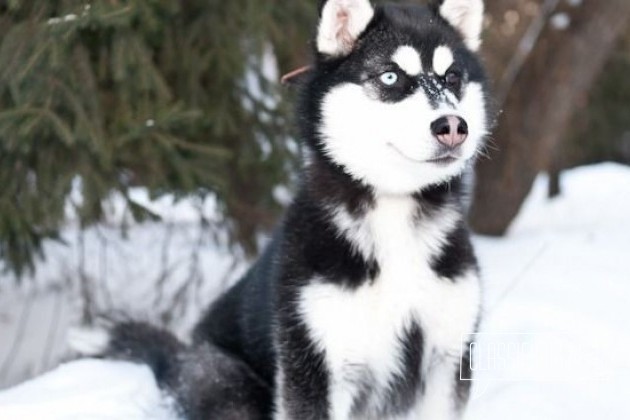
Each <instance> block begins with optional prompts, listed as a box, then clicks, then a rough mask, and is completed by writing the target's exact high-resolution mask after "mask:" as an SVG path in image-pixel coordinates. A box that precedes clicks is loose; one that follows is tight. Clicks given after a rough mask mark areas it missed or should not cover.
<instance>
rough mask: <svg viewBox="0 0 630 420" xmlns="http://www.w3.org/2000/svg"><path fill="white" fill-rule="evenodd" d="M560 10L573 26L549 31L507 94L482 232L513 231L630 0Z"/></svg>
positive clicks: (482, 170) (484, 178) (478, 218)
mask: <svg viewBox="0 0 630 420" xmlns="http://www.w3.org/2000/svg"><path fill="white" fill-rule="evenodd" d="M498 3H500V2H497V3H495V5H493V6H490V12H491V13H492V14H493V16H501V15H498V14H495V13H497V10H496V9H495V10H494V11H493V10H492V7H495V8H500V6H499V5H498ZM505 3H506V4H507V5H508V6H510V5H511V4H510V3H512V5H513V3H514V2H513V1H512V2H511V1H506V2H505ZM567 3H568V2H567ZM558 9H559V10H557V11H556V13H558V14H559V13H563V14H565V15H564V16H565V17H568V18H569V26H568V27H566V28H563V29H561V28H560V27H561V26H562V25H557V26H559V27H556V28H554V27H552V26H554V25H550V24H547V27H546V28H545V29H544V30H543V32H542V34H541V36H540V37H539V38H538V41H537V43H536V45H535V46H534V49H533V50H532V52H531V54H530V55H529V56H528V57H527V60H526V61H525V62H524V65H523V66H522V68H520V71H519V72H518V74H517V75H516V78H515V79H514V84H513V85H512V86H511V89H510V90H509V93H507V95H506V96H505V102H504V103H503V106H502V113H501V115H500V117H499V121H498V122H499V124H498V127H497V129H496V131H495V133H494V135H493V137H492V138H493V145H492V146H493V147H492V150H490V151H491V157H490V159H483V160H481V161H480V162H479V164H478V166H477V182H476V188H475V195H474V202H473V206H472V208H471V214H470V220H471V225H472V227H473V229H474V230H475V231H477V232H479V233H482V234H487V235H502V234H504V233H505V232H506V230H507V228H508V227H509V225H510V223H511V221H512V220H513V219H514V217H515V216H516V215H517V213H518V211H519V209H520V207H521V204H522V203H523V201H524V199H525V198H526V197H527V195H528V193H529V191H530V189H531V186H532V183H533V181H534V179H535V177H536V175H537V174H538V172H539V171H541V170H544V169H547V168H548V167H549V164H550V159H551V157H552V155H553V151H554V148H555V146H556V145H557V144H559V143H560V141H561V140H562V138H563V136H565V134H566V133H567V131H568V128H569V126H570V122H571V118H572V116H573V115H574V113H575V111H576V109H579V108H580V105H581V104H582V106H583V104H584V103H585V101H586V96H587V93H588V91H589V90H590V88H591V87H592V85H593V82H594V81H595V78H596V76H597V75H598V74H599V72H600V71H601V69H602V67H603V64H604V63H605V61H606V58H607V57H608V55H609V54H610V52H611V50H612V48H613V47H614V46H615V41H616V40H617V38H618V37H619V35H621V34H622V33H623V30H624V28H625V25H626V22H627V20H628V19H629V18H630V1H628V0H607V1H598V0H583V1H582V3H581V4H580V5H579V6H570V5H568V4H565V3H564V2H563V3H562V6H560V7H558ZM558 14H556V15H555V16H556V17H557V16H558ZM561 20H562V19H559V20H558V21H557V22H559V23H562V22H560V21H561ZM564 22H565V23H566V19H564ZM494 146H496V147H494Z"/></svg>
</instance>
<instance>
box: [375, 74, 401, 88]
mask: <svg viewBox="0 0 630 420" xmlns="http://www.w3.org/2000/svg"><path fill="white" fill-rule="evenodd" d="M379 80H380V81H381V83H383V84H384V85H385V86H394V85H395V84H396V82H397V81H398V74H396V72H393V71H387V72H385V73H383V74H381V75H380V76H379Z"/></svg>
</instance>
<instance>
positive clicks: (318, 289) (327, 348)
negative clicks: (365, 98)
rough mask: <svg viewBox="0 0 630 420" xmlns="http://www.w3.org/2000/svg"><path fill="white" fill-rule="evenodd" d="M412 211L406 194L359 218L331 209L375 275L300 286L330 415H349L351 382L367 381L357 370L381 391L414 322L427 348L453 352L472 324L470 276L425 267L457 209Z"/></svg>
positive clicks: (396, 368)
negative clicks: (322, 358) (320, 354)
mask: <svg viewBox="0 0 630 420" xmlns="http://www.w3.org/2000/svg"><path fill="white" fill-rule="evenodd" d="M416 211H417V206H416V204H415V203H414V202H413V200H411V199H410V198H403V197H387V198H379V199H378V200H377V203H376V206H375V208H374V209H372V210H371V211H369V212H368V214H367V215H366V216H364V217H362V218H361V219H353V218H352V217H350V216H349V215H348V214H347V213H345V212H342V211H340V212H337V213H336V217H335V223H336V224H337V226H338V228H339V229H340V231H341V232H343V234H344V235H345V236H346V237H347V238H348V239H349V240H350V241H351V242H352V244H353V245H354V246H355V247H356V250H357V252H361V253H362V254H363V255H365V256H366V257H374V258H376V260H377V261H378V264H379V267H380V272H379V275H378V277H377V278H376V279H375V280H374V281H372V282H365V284H364V285H362V286H361V287H359V288H358V289H355V290H344V289H342V288H340V287H339V286H336V285H334V284H332V283H331V282H326V281H323V279H313V280H314V281H313V282H312V283H311V285H309V286H308V287H307V288H305V289H304V290H303V293H302V295H301V301H300V305H301V307H300V309H301V313H302V314H303V316H304V317H305V321H306V324H307V326H308V328H309V332H310V334H311V338H312V339H313V340H314V341H315V342H316V343H317V344H318V345H319V346H320V348H321V349H322V350H323V351H324V352H325V355H326V361H327V364H328V367H329V370H330V373H331V379H332V381H331V385H332V386H331V396H330V398H331V405H332V410H333V413H331V414H332V417H333V418H348V416H349V413H350V411H351V408H352V401H353V398H354V396H355V395H354V393H355V392H356V389H354V387H356V384H357V382H358V381H360V380H365V379H366V378H357V377H356V375H358V374H364V373H365V372H369V375H370V376H369V380H370V382H371V384H372V385H374V386H375V387H376V388H379V387H380V388H382V389H385V387H386V386H387V384H388V381H390V379H391V378H392V375H394V374H396V373H399V372H401V369H402V366H401V365H400V364H401V358H400V357H399V355H400V338H401V336H402V334H403V333H404V331H405V328H406V327H407V326H409V325H410V323H411V322H412V321H415V322H417V323H418V324H419V325H420V326H421V328H422V333H423V339H424V345H425V347H424V352H425V354H429V353H438V354H441V355H444V356H447V355H455V357H459V351H460V346H461V337H462V335H464V334H467V333H470V332H472V330H473V328H474V325H475V322H476V319H477V313H478V310H479V285H478V282H477V278H476V276H475V275H474V274H473V273H470V274H469V275H467V276H464V278H461V279H457V280H456V281H455V282H453V281H451V280H449V279H441V278H439V277H438V276H437V275H436V273H435V272H434V271H433V270H432V269H431V267H430V261H431V257H432V256H433V255H435V254H436V252H438V251H439V249H440V248H441V246H442V245H443V243H444V240H445V238H446V235H447V234H448V232H450V231H451V230H452V229H453V228H454V227H455V224H456V222H457V220H458V215H457V213H456V212H455V210H453V209H450V210H448V209H447V210H446V211H443V212H441V213H440V214H439V215H437V216H435V217H434V218H432V219H431V220H424V219H416V218H414V215H415V212H416ZM418 220H420V221H418ZM418 345H421V343H418Z"/></svg>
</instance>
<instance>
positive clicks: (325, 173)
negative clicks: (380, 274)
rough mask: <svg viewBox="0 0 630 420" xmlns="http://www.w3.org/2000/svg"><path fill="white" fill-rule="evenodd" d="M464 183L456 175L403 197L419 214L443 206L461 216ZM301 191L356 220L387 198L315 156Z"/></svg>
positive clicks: (340, 168) (427, 212)
mask: <svg viewBox="0 0 630 420" xmlns="http://www.w3.org/2000/svg"><path fill="white" fill-rule="evenodd" d="M375 164H378V162H375ZM464 184H465V183H464V181H463V179H462V176H458V177H454V178H452V179H450V180H449V181H447V182H444V183H442V184H438V185H430V186H427V187H426V188H424V189H423V190H421V191H417V192H415V193H412V194H408V195H407V196H406V197H408V198H410V199H413V200H414V201H415V203H416V204H417V205H418V208H419V210H421V211H420V212H419V215H430V214H431V213H434V212H437V211H439V210H440V209H442V208H444V207H445V206H450V207H452V208H455V209H456V210H458V211H460V212H461V213H463V205H462V203H461V193H462V190H463V189H464V188H465V186H464ZM303 188H304V189H305V190H306V191H305V192H306V194H307V195H308V197H309V198H310V199H312V200H313V201H315V203H317V204H319V205H322V206H324V207H326V208H343V209H345V210H346V211H347V212H348V214H350V215H352V216H354V217H360V216H361V215H363V214H365V213H366V212H367V211H369V210H370V209H372V208H374V206H375V204H376V201H377V200H378V199H379V198H381V197H386V198H387V197H388V196H389V195H388V194H383V193H380V192H378V191H375V190H374V188H372V187H370V186H367V185H365V184H364V183H362V182H361V181H358V180H356V179H354V178H352V177H351V176H350V175H349V174H347V173H346V172H345V171H344V169H343V168H342V167H341V166H339V165H336V164H334V163H332V162H330V161H329V160H328V159H326V158H322V157H321V156H318V155H317V154H313V156H311V157H310V158H309V161H308V164H307V165H306V167H305V174H304V178H303ZM397 197H398V198H401V197H404V196H397ZM462 217H463V215H462Z"/></svg>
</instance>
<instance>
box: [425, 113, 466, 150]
mask: <svg viewBox="0 0 630 420" xmlns="http://www.w3.org/2000/svg"><path fill="white" fill-rule="evenodd" d="M431 132H432V133H433V135H434V136H435V138H436V139H437V141H439V142H440V143H442V144H443V145H444V146H446V147H449V148H452V149H454V148H455V147H457V146H459V145H461V144H462V143H463V142H465V141H466V137H468V124H466V121H464V119H463V118H460V117H458V116H455V115H447V116H444V117H440V118H438V119H437V120H435V121H433V122H432V123H431Z"/></svg>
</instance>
